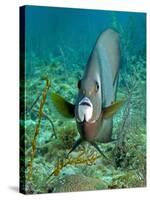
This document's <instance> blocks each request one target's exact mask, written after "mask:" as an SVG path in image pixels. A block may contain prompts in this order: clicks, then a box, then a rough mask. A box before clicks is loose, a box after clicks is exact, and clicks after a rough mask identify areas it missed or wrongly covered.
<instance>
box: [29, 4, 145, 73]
mask: <svg viewBox="0 0 150 200" xmlns="http://www.w3.org/2000/svg"><path fill="white" fill-rule="evenodd" d="M113 16H115V19H116V21H117V23H118V24H120V26H121V28H122V29H123V30H124V31H125V32H126V35H127V36H128V37H130V40H131V41H132V43H131V44H130V46H132V53H133V52H134V53H138V52H140V51H143V50H144V49H145V43H146V41H145V40H146V29H145V27H146V26H145V24H146V14H145V13H135V12H118V11H117V12H112V11H102V10H86V9H70V8H55V7H41V6H26V53H27V56H28V55H30V54H34V55H35V56H37V57H38V58H40V59H44V60H45V62H49V59H50V56H54V57H56V56H61V50H62V51H63V52H64V54H65V56H66V57H67V58H66V60H67V63H68V65H71V64H72V62H74V63H80V64H83V65H84V64H85V63H86V62H87V59H88V57H89V55H90V52H91V50H92V48H93V45H94V44H95V41H96V39H97V37H98V36H99V35H100V33H101V32H102V31H103V30H105V29H107V28H109V27H112V21H113ZM118 31H119V30H118ZM67 48H69V49H72V50H74V51H77V52H80V55H79V57H78V58H76V59H75V58H74V60H72V57H73V55H71V54H70V52H69V53H68V50H67ZM27 58H28V59H29V60H28V61H29V63H30V62H31V61H30V59H32V56H28V57H27ZM29 66H30V65H29ZM28 70H29V71H30V69H28V67H27V73H28ZM31 71H32V70H31Z"/></svg>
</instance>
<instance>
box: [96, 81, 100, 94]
mask: <svg viewBox="0 0 150 200" xmlns="http://www.w3.org/2000/svg"><path fill="white" fill-rule="evenodd" d="M98 90H99V83H98V82H97V81H96V92H98Z"/></svg>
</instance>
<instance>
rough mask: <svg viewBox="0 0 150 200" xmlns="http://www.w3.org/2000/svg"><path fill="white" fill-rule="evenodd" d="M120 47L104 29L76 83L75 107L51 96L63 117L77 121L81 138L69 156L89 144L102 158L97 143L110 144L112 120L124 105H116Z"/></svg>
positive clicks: (112, 33)
mask: <svg viewBox="0 0 150 200" xmlns="http://www.w3.org/2000/svg"><path fill="white" fill-rule="evenodd" d="M119 43H120V42H119V35H118V33H117V32H115V31H114V30H112V29H107V30H106V31H104V32H103V33H102V34H101V35H100V37H99V38H98V39H97V42H96V45H95V47H94V48H93V51H92V53H91V55H90V58H89V60H88V62H87V65H86V68H85V72H84V75H83V78H82V79H81V80H79V81H78V89H79V92H78V95H77V98H76V101H75V105H73V104H71V103H69V102H68V101H66V100H65V99H64V98H63V97H61V96H60V95H58V94H56V93H51V99H52V101H53V103H54V105H55V107H56V109H57V110H58V111H59V112H60V113H61V114H62V115H63V116H65V117H68V118H75V120H76V124H77V128H78V131H79V133H80V138H79V139H78V140H77V141H76V143H75V144H74V145H73V147H72V149H71V150H70V152H72V151H73V150H75V148H76V147H77V146H79V145H80V144H81V143H82V142H83V141H88V142H89V143H90V144H91V145H93V146H94V147H95V148H96V149H97V150H98V151H99V152H100V153H101V154H103V153H102V151H101V150H100V148H99V147H98V145H97V144H96V141H99V142H101V143H107V142H111V141H112V127H113V120H112V118H113V115H114V114H115V113H116V112H117V111H118V110H119V108H120V107H121V106H122V105H123V103H124V101H123V100H120V101H115V98H116V90H117V82H118V76H119V65H120V48H119ZM70 152H69V153H70ZM103 155H104V154H103ZM104 156H105V155H104Z"/></svg>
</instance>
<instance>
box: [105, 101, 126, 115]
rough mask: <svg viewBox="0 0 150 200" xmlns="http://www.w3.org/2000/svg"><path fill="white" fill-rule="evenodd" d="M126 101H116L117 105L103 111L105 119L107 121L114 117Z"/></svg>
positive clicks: (114, 104)
mask: <svg viewBox="0 0 150 200" xmlns="http://www.w3.org/2000/svg"><path fill="white" fill-rule="evenodd" d="M124 102H125V101H124V100H120V101H116V102H115V103H113V104H111V105H110V106H108V107H106V108H104V109H103V118H104V119H107V118H109V117H112V116H113V115H114V114H115V113H116V112H117V111H118V110H119V109H120V107H121V106H122V105H123V104H124Z"/></svg>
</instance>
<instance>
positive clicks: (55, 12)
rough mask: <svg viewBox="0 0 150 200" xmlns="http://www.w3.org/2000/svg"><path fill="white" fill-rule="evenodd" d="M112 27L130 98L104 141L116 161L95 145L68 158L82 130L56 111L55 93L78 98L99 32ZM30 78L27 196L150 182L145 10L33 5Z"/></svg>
mask: <svg viewBox="0 0 150 200" xmlns="http://www.w3.org/2000/svg"><path fill="white" fill-rule="evenodd" d="M107 28H113V29H115V30H116V31H117V32H119V34H120V40H121V44H120V47H121V65H120V73H119V82H118V89H117V99H127V101H126V103H125V104H124V106H123V107H122V108H121V110H120V111H119V112H117V114H116V115H115V116H114V117H113V138H114V139H115V142H112V143H107V144H100V143H99V146H100V147H101V149H102V151H103V152H104V153H105V155H107V157H109V158H110V159H111V160H112V162H111V163H110V162H108V161H107V160H106V159H105V158H104V157H103V156H102V155H100V154H99V153H98V152H97V151H96V150H95V149H94V148H93V147H92V146H91V145H89V144H88V143H84V144H83V145H81V146H79V147H78V148H77V149H76V150H75V151H74V152H72V153H71V154H70V155H69V157H68V158H67V157H66V154H67V153H68V152H69V150H70V149H71V147H72V145H73V144H74V142H75V141H76V139H77V138H78V137H79V133H78V131H77V128H76V123H75V120H72V119H66V118H63V117H62V116H61V115H60V114H59V113H58V112H57V111H56V109H55V108H54V105H53V103H52V101H51V97H50V93H51V92H56V93H58V94H60V95H61V96H63V97H64V98H65V99H66V100H68V101H70V102H72V103H74V102H75V99H76V95H77V92H78V88H77V82H78V80H79V79H80V78H81V77H82V75H83V72H84V69H85V66H86V63H87V61H88V58H89V56H90V53H91V51H92V48H93V47H94V45H95V42H96V40H97V38H98V36H99V35H100V34H101V33H102V32H103V31H104V30H105V29H107ZM20 70H23V67H22V66H20ZM24 81H25V88H24V89H25V99H23V100H24V101H25V113H24V115H25V118H21V119H20V127H21V130H23V129H25V134H22V133H21V134H22V135H20V144H24V145H21V146H20V151H21V152H24V154H21V157H20V171H21V172H22V173H21V177H20V182H21V187H22V190H24V193H29V194H32V193H51V192H71V191H86V190H99V189H116V188H131V187H144V186H146V14H145V13H133V12H118V11H116V12H114V11H113V12H112V11H101V10H86V9H71V8H50V7H40V6H25V79H24ZM21 84H22V83H21ZM20 98H22V96H20ZM22 155H23V156H22Z"/></svg>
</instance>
